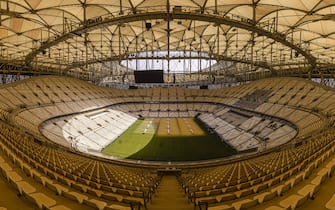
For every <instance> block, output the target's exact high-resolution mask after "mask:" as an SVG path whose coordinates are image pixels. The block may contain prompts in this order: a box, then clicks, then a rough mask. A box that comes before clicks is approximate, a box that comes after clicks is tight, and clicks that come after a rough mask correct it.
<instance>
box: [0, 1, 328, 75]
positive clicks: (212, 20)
mask: <svg viewBox="0 0 335 210" xmlns="http://www.w3.org/2000/svg"><path fill="white" fill-rule="evenodd" d="M334 14H335V2H334V1H333V0H296V1H285V0H225V1H219V0H183V1H179V0H178V1H177V0H166V1H156V0H110V1H105V0H66V1H65V0H53V1H48V0H15V1H14V0H1V1H0V49H1V51H0V53H1V54H0V55H1V56H0V58H1V61H2V64H6V65H11V66H12V67H13V66H14V67H15V68H17V67H18V66H19V67H20V68H19V69H21V68H22V69H28V70H29V71H36V72H41V73H45V72H49V73H57V74H74V75H80V74H86V73H88V72H94V74H96V75H100V76H103V75H105V74H106V73H108V71H110V69H109V68H106V65H105V63H106V61H121V60H123V59H126V58H132V53H135V52H141V51H160V50H164V51H170V50H171V51H172V50H173V51H184V52H186V51H196V52H205V53H206V54H207V55H208V56H209V57H211V58H214V59H217V60H227V61H233V62H235V63H243V64H244V65H245V64H246V67H245V68H237V71H239V70H241V71H251V72H252V71H263V70H265V71H269V70H270V72H271V73H273V74H277V73H278V72H279V71H283V70H290V71H291V70H298V71H309V70H312V69H321V67H322V68H324V67H326V68H332V66H333V64H334V58H335V53H333V52H334V50H335V33H334V32H335V27H334V20H335V15H334ZM186 57H187V53H185V56H184V58H186ZM167 59H173V58H170V57H168V58H167Z"/></svg>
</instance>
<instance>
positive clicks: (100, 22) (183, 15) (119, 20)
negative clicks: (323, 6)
mask: <svg viewBox="0 0 335 210" xmlns="http://www.w3.org/2000/svg"><path fill="white" fill-rule="evenodd" d="M167 17H169V19H171V20H173V19H184V20H190V19H191V20H198V21H205V22H210V23H215V24H219V25H220V24H223V25H229V26H232V27H237V28H241V29H245V30H248V31H251V32H254V33H257V34H258V35H262V36H266V37H268V38H271V39H273V40H275V41H277V42H279V43H281V44H283V45H286V46H288V47H289V48H291V49H293V50H295V51H296V52H297V53H299V54H301V55H302V56H304V57H305V58H306V59H307V61H308V63H309V64H310V65H311V67H315V66H316V58H315V57H314V56H313V55H312V54H310V53H309V52H308V51H305V50H304V49H302V48H301V47H299V46H298V45H295V44H294V43H291V42H290V41H288V40H287V39H286V37H285V36H283V35H281V34H276V33H272V32H270V31H267V30H265V29H263V28H260V27H258V26H255V25H254V24H252V23H249V22H248V21H247V20H246V21H238V20H234V19H231V18H228V17H222V16H218V15H210V14H201V13H195V12H172V13H167V12H166V11H162V12H145V13H139V12H138V13H136V14H127V15H125V16H119V17H106V18H104V19H102V18H101V19H100V18H98V19H97V21H89V22H88V23H86V24H84V25H80V26H79V27H78V28H76V29H74V30H72V31H70V32H68V33H64V34H61V35H59V36H57V37H55V38H54V39H52V40H47V41H45V42H43V43H42V44H41V46H39V47H38V48H36V49H33V50H32V52H30V53H29V54H28V55H27V57H26V60H25V62H26V64H27V65H30V64H31V62H32V61H33V60H34V58H35V57H36V56H37V54H39V53H41V52H43V51H44V50H46V49H48V48H50V47H52V46H54V45H57V44H58V43H60V42H63V41H65V40H67V39H70V38H72V37H74V36H81V35H82V34H84V33H87V32H89V31H92V30H95V29H97V28H102V27H106V26H110V25H117V24H123V23H129V22H135V21H139V20H152V19H164V20H166V19H167Z"/></svg>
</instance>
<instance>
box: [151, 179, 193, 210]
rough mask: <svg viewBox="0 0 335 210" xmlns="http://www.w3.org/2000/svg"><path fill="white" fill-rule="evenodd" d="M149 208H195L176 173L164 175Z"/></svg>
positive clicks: (180, 209)
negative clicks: (183, 190)
mask: <svg viewBox="0 0 335 210" xmlns="http://www.w3.org/2000/svg"><path fill="white" fill-rule="evenodd" d="M148 210H193V205H192V204H191V203H188V201H187V198H186V197H185V195H184V193H183V192H182V190H181V188H180V185H179V183H178V181H177V179H176V176H174V175H165V176H163V178H162V180H161V183H160V185H159V187H158V189H157V192H156V193H155V196H154V197H153V198H152V203H151V204H150V205H148Z"/></svg>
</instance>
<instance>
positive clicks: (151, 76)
mask: <svg viewBox="0 0 335 210" xmlns="http://www.w3.org/2000/svg"><path fill="white" fill-rule="evenodd" d="M134 74H135V83H164V78H163V70H144V71H134Z"/></svg>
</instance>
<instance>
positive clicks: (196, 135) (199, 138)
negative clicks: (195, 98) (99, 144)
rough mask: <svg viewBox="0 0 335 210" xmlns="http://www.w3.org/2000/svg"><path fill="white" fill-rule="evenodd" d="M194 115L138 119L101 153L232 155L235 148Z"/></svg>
mask: <svg viewBox="0 0 335 210" xmlns="http://www.w3.org/2000/svg"><path fill="white" fill-rule="evenodd" d="M203 128H204V126H203V125H201V123H199V122H197V121H196V120H195V119H193V118H153V119H145V120H137V121H136V122H135V123H134V124H133V125H132V126H131V127H130V128H129V129H128V130H127V131H126V132H124V133H123V134H122V135H121V136H120V137H119V138H117V139H116V140H115V141H113V142H112V143H111V144H110V145H108V146H107V147H106V148H105V149H104V150H103V151H102V153H104V154H107V155H113V156H116V157H121V158H129V159H137V160H156V161H191V160H193V161H194V160H205V159H213V158H220V157H226V156H230V155H232V154H234V153H235V151H234V150H233V149H232V148H231V147H230V146H229V145H227V144H225V143H224V142H221V140H220V138H219V137H218V136H216V135H215V134H209V133H208V132H206V129H203Z"/></svg>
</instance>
